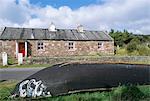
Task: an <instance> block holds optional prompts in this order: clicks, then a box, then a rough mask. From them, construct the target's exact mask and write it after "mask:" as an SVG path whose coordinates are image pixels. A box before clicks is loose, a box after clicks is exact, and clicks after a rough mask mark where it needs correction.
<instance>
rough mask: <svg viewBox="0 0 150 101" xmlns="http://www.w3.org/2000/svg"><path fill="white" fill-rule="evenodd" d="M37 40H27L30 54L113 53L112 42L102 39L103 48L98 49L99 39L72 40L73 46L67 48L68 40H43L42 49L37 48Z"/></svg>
mask: <svg viewBox="0 0 150 101" xmlns="http://www.w3.org/2000/svg"><path fill="white" fill-rule="evenodd" d="M37 42H38V41H29V43H30V44H31V45H32V47H31V48H32V56H33V57H38V56H42V57H44V56H79V55H93V54H97V53H99V54H104V53H105V54H114V42H112V41H102V43H103V49H98V42H99V41H74V44H75V48H74V49H73V50H69V49H68V41H43V42H44V49H43V50H37Z"/></svg>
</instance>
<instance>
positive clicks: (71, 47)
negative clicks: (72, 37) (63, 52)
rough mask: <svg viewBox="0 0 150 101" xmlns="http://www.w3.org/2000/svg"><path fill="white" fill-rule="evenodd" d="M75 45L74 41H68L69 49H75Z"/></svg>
mask: <svg viewBox="0 0 150 101" xmlns="http://www.w3.org/2000/svg"><path fill="white" fill-rule="evenodd" d="M74 47H75V44H74V42H69V43H68V49H69V50H72V49H74Z"/></svg>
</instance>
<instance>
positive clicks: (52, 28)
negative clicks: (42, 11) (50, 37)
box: [48, 23, 57, 32]
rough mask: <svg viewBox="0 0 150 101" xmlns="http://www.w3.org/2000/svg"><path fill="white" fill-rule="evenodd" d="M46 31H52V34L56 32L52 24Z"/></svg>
mask: <svg viewBox="0 0 150 101" xmlns="http://www.w3.org/2000/svg"><path fill="white" fill-rule="evenodd" d="M48 30H49V31H52V32H55V31H57V30H56V27H55V25H54V23H51V24H50V26H49V28H48Z"/></svg>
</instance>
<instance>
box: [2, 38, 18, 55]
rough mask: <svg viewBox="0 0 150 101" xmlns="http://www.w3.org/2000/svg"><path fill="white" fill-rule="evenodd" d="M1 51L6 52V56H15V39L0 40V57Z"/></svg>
mask: <svg viewBox="0 0 150 101" xmlns="http://www.w3.org/2000/svg"><path fill="white" fill-rule="evenodd" d="M2 52H6V53H7V54H8V56H11V57H15V54H16V44H15V40H5V41H4V40H0V57H1V55H2Z"/></svg>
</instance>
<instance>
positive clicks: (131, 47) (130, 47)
mask: <svg viewBox="0 0 150 101" xmlns="http://www.w3.org/2000/svg"><path fill="white" fill-rule="evenodd" d="M136 49H137V44H136V43H132V42H130V43H129V44H128V45H127V51H128V52H129V53H131V52H133V51H134V50H136Z"/></svg>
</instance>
